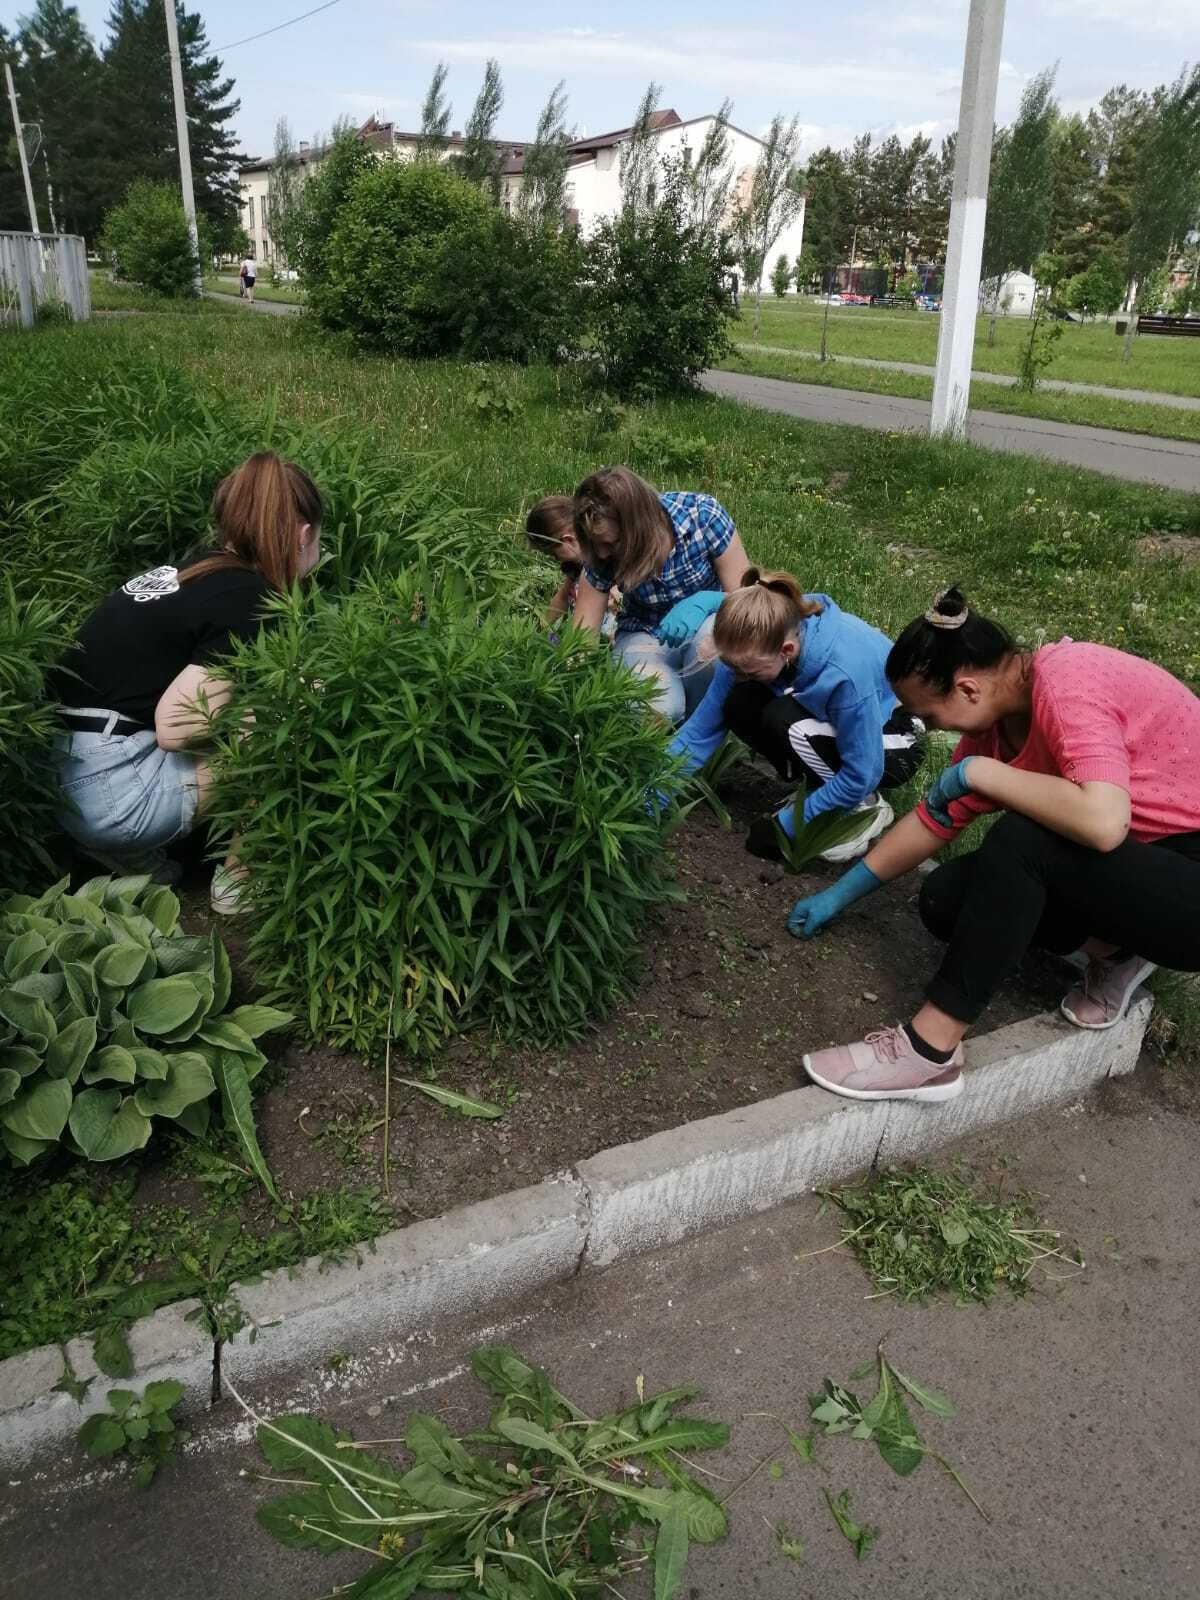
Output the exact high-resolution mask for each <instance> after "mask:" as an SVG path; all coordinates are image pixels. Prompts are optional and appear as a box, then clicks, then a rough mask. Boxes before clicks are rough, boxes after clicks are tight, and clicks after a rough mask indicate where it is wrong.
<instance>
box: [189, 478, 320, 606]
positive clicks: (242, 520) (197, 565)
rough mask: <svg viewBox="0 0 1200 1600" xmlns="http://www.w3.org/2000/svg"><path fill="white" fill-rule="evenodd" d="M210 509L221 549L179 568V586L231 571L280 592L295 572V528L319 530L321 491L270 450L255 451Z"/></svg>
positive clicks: (220, 490) (227, 481) (225, 480)
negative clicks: (262, 581) (254, 574)
mask: <svg viewBox="0 0 1200 1600" xmlns="http://www.w3.org/2000/svg"><path fill="white" fill-rule="evenodd" d="M212 509H213V520H214V521H215V522H216V525H217V529H218V531H219V533H220V536H221V544H222V549H221V550H220V551H219V552H218V553H217V554H216V555H211V556H205V557H203V559H202V560H200V561H196V562H193V564H192V565H191V566H190V567H185V568H184V569H183V570H182V571H181V572H180V574H179V581H180V583H191V582H192V581H193V580H195V579H196V578H203V577H205V576H206V575H207V574H208V573H210V572H220V571H222V570H224V569H227V568H233V569H234V570H235V571H246V572H259V573H261V574H262V576H263V577H264V578H265V579H266V580H267V582H268V583H269V584H270V586H271V588H272V589H277V590H279V591H280V592H283V591H285V590H287V589H290V588H291V587H292V585H293V584H294V583H295V581H296V577H297V574H298V573H299V570H300V551H299V548H298V546H297V542H296V526H297V524H298V523H305V522H307V523H308V524H310V526H312V527H313V528H319V527H320V526H321V515H322V511H323V509H324V508H323V506H322V504H321V491H320V490H319V489H318V488H317V486H316V484H315V483H314V482H313V481H312V479H311V478H310V477H309V475H308V473H307V472H305V471H304V469H303V467H298V466H296V464H295V463H294V462H292V461H284V460H283V459H282V458H281V457H280V456H277V455H276V454H275V452H274V451H273V450H260V451H259V452H258V454H257V455H253V456H250V457H249V458H248V459H247V460H245V461H243V462H242V464H241V466H240V467H237V468H235V469H234V471H233V472H231V473H230V474H229V476H228V477H227V478H222V479H221V481H220V483H219V484H218V485H217V492H216V494H214V495H213V504H212Z"/></svg>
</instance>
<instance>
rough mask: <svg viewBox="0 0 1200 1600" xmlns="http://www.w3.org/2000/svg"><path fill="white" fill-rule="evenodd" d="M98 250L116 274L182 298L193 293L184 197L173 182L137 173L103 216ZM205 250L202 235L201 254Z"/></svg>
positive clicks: (192, 262)
mask: <svg viewBox="0 0 1200 1600" xmlns="http://www.w3.org/2000/svg"><path fill="white" fill-rule="evenodd" d="M100 254H101V255H102V256H104V257H105V258H106V259H108V260H111V261H112V263H113V265H114V268H115V270H116V274H117V276H118V277H119V278H126V279H128V281H129V282H130V283H140V284H141V285H142V287H143V288H145V289H150V290H152V291H153V292H154V293H155V294H161V295H167V296H169V297H171V298H177V299H184V298H187V297H189V296H191V295H194V294H195V280H196V268H197V262H196V256H195V252H194V251H193V249H192V241H191V238H190V236H189V234H188V225H187V218H186V217H185V216H184V214H183V202H182V201H181V200H180V198H179V191H178V190H177V189H176V188H175V186H174V184H170V183H152V182H151V181H150V180H149V179H148V178H139V179H138V180H137V182H136V183H132V184H130V186H129V189H128V190H127V191H126V195H125V198H124V200H122V202H121V204H120V205H118V206H114V207H113V209H112V210H111V211H110V212H109V213H108V215H107V216H106V217H105V219H104V226H103V229H102V231H101V236H100ZM207 256H208V251H207V250H206V249H205V248H204V241H203V240H201V249H200V258H201V260H205V259H207Z"/></svg>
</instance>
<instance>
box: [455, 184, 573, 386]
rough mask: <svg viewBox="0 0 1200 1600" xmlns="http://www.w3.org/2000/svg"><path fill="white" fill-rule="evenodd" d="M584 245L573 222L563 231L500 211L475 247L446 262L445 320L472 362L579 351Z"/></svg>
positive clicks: (540, 357)
mask: <svg viewBox="0 0 1200 1600" xmlns="http://www.w3.org/2000/svg"><path fill="white" fill-rule="evenodd" d="M582 273H583V251H582V248H581V246H580V244H579V236H578V234H577V233H576V231H575V230H574V229H573V228H570V229H567V230H566V231H565V232H559V231H558V230H557V229H555V228H550V227H538V226H536V225H534V224H533V223H530V222H525V221H523V220H522V219H521V218H516V217H507V216H505V214H504V213H503V212H502V211H496V210H494V211H493V212H492V215H491V216H490V217H489V218H488V219H487V225H486V236H485V239H484V242H483V244H482V246H481V248H480V249H479V250H477V251H471V250H456V251H455V252H454V253H453V254H452V255H451V256H450V258H449V259H448V260H447V261H446V262H445V264H444V266H443V270H442V276H441V288H442V295H443V304H444V310H445V320H446V324H447V326H449V327H455V328H457V330H458V336H457V351H458V353H459V354H460V355H463V356H465V357H466V358H467V359H468V360H469V361H516V362H520V363H521V364H522V365H527V364H528V363H530V362H536V361H542V362H546V361H550V362H552V361H558V360H561V359H562V358H563V357H564V356H566V355H569V354H573V353H575V352H577V351H578V349H579V347H580V341H581V338H582V335H583V332H584V327H585V321H586V309H585V304H584V291H583V287H582V283H581V278H582Z"/></svg>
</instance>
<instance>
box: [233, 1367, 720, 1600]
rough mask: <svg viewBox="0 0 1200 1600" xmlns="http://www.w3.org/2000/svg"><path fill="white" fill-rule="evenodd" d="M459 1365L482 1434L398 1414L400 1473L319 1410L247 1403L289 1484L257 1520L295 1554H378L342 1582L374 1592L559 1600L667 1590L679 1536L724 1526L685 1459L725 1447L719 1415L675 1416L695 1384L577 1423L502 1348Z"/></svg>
mask: <svg viewBox="0 0 1200 1600" xmlns="http://www.w3.org/2000/svg"><path fill="white" fill-rule="evenodd" d="M471 1370H472V1372H473V1373H474V1375H475V1376H476V1378H478V1379H479V1381H480V1382H481V1383H482V1384H483V1385H484V1386H485V1387H486V1388H487V1390H488V1392H489V1393H490V1395H491V1396H492V1399H493V1401H494V1405H493V1409H492V1415H491V1418H490V1420H489V1423H488V1426H487V1428H486V1430H482V1431H478V1432H475V1433H472V1434H469V1435H468V1436H467V1437H465V1438H461V1439H459V1438H455V1437H454V1436H453V1435H452V1434H451V1433H450V1432H449V1431H448V1430H447V1428H446V1427H445V1425H444V1423H442V1422H441V1421H440V1420H439V1418H437V1417H431V1416H421V1415H414V1416H412V1417H410V1418H409V1420H408V1426H407V1428H406V1430H405V1435H404V1444H405V1447H406V1449H407V1450H408V1452H409V1454H410V1456H411V1457H412V1460H413V1465H412V1466H411V1467H409V1469H408V1470H407V1471H405V1472H401V1470H400V1469H399V1468H398V1467H396V1466H393V1465H392V1464H390V1463H389V1462H386V1461H380V1460H378V1459H377V1458H375V1457H374V1456H371V1455H368V1454H367V1453H366V1452H365V1451H363V1450H361V1449H356V1448H354V1447H353V1442H352V1441H351V1440H350V1439H349V1438H348V1437H346V1436H345V1435H341V1434H338V1433H335V1432H334V1430H333V1429H332V1428H331V1427H330V1426H329V1425H328V1423H325V1422H321V1421H320V1420H318V1419H317V1418H316V1417H308V1416H288V1417H280V1418H278V1420H277V1421H275V1422H266V1421H262V1420H261V1419H260V1418H258V1417H257V1416H256V1415H255V1414H254V1413H253V1412H250V1415H251V1416H252V1417H254V1420H255V1421H256V1422H257V1423H258V1432H257V1437H258V1445H259V1449H260V1450H261V1451H262V1453H263V1456H264V1458H265V1459H266V1461H267V1463H268V1466H269V1468H270V1470H271V1475H272V1480H273V1481H278V1480H280V1479H283V1480H286V1481H287V1482H289V1483H290V1484H292V1485H293V1488H292V1491H291V1492H290V1493H288V1494H286V1495H282V1496H280V1497H278V1498H277V1499H274V1500H270V1501H268V1502H267V1503H266V1504H265V1505H263V1506H260V1507H259V1510H258V1513H257V1516H258V1521H259V1522H260V1523H261V1524H262V1526H263V1527H264V1528H265V1529H266V1530H267V1532H268V1533H270V1534H271V1535H272V1536H273V1537H274V1538H276V1539H278V1540H279V1541H280V1543H281V1544H284V1545H287V1546H289V1547H290V1548H292V1549H295V1550H320V1551H323V1552H325V1553H327V1554H332V1553H335V1552H341V1551H344V1550H345V1549H346V1546H347V1545H348V1544H352V1545H354V1546H355V1548H357V1549H359V1550H361V1551H364V1552H366V1553H368V1554H375V1555H376V1561H375V1564H374V1565H373V1566H372V1567H371V1568H370V1569H369V1570H368V1571H367V1572H366V1573H365V1574H364V1575H363V1577H362V1578H361V1579H360V1580H359V1581H358V1582H357V1583H356V1584H354V1585H353V1587H352V1588H351V1589H350V1590H348V1591H347V1592H348V1593H351V1594H355V1593H357V1594H361V1595H364V1596H365V1595H367V1594H373V1595H378V1596H380V1597H381V1600H383V1597H385V1596H394V1597H396V1600H399V1597H401V1596H404V1595H412V1594H418V1593H421V1594H423V1593H425V1592H427V1591H429V1590H444V1589H453V1590H455V1591H460V1592H462V1593H464V1594H467V1593H469V1594H471V1595H475V1596H480V1597H482V1596H485V1595H486V1596H489V1597H495V1600H501V1597H503V1600H526V1597H527V1600H534V1597H535V1596H536V1597H537V1600H551V1596H556V1597H557V1596H561V1597H563V1600H571V1597H573V1596H579V1595H583V1594H599V1593H600V1592H601V1590H602V1589H604V1590H607V1589H612V1588H613V1585H614V1583H616V1582H618V1581H621V1580H628V1579H629V1578H630V1577H631V1576H632V1575H633V1574H634V1573H635V1572H637V1571H638V1570H639V1569H641V1568H642V1567H647V1568H650V1567H651V1566H652V1568H653V1573H654V1594H655V1600H674V1597H675V1596H676V1595H678V1594H679V1593H680V1592H681V1589H682V1585H683V1574H684V1568H685V1565H686V1562H687V1556H688V1547H689V1544H691V1543H695V1544H715V1543H716V1542H717V1541H718V1540H720V1539H723V1538H724V1537H725V1535H726V1532H727V1531H728V1522H727V1519H726V1515H725V1511H724V1509H723V1507H722V1505H721V1503H720V1502H719V1500H718V1499H717V1496H716V1495H715V1494H714V1493H713V1491H712V1489H711V1488H709V1487H707V1486H706V1485H705V1484H702V1483H700V1482H699V1481H698V1480H697V1479H696V1478H695V1477H694V1476H693V1474H692V1472H691V1471H690V1470H689V1462H688V1460H687V1457H688V1455H690V1454H691V1453H692V1452H694V1451H699V1450H719V1449H722V1448H723V1447H724V1446H725V1445H726V1444H727V1443H728V1440H729V1429H728V1427H727V1426H726V1424H725V1423H723V1422H712V1421H709V1420H708V1419H707V1418H702V1417H692V1416H687V1415H683V1414H680V1413H679V1407H680V1406H681V1405H682V1404H683V1403H685V1402H686V1401H687V1400H690V1399H691V1398H692V1397H693V1395H694V1394H695V1392H696V1391H695V1390H694V1389H691V1388H678V1389H669V1390H667V1391H666V1392H665V1393H663V1394H659V1395H648V1396H646V1397H644V1398H642V1397H641V1396H640V1394H639V1399H638V1401H637V1402H636V1403H635V1404H634V1405H632V1406H630V1407H628V1408H627V1409H625V1410H622V1411H613V1412H610V1413H608V1414H607V1415H605V1416H601V1417H598V1418H595V1419H594V1420H589V1415H586V1414H585V1413H584V1412H582V1411H580V1410H579V1408H578V1407H577V1406H575V1405H573V1404H572V1403H571V1401H570V1400H569V1399H568V1398H567V1397H566V1396H565V1395H563V1394H560V1393H559V1391H558V1390H557V1389H555V1388H554V1387H553V1386H552V1384H551V1383H550V1380H549V1378H548V1377H547V1376H546V1374H545V1373H544V1372H543V1371H542V1370H541V1369H540V1368H538V1367H531V1366H529V1365H528V1363H527V1362H525V1361H523V1360H522V1359H521V1357H520V1356H519V1355H518V1354H517V1353H516V1351H514V1350H510V1349H507V1348H506V1347H505V1346H503V1345H496V1346H491V1347H485V1348H483V1349H480V1350H476V1351H474V1353H473V1354H472V1356H471ZM639 1391H640V1383H639ZM235 1393H236V1391H235ZM239 1398H240V1397H239ZM242 1404H243V1406H245V1402H244V1401H243V1402H242ZM245 1409H246V1410H247V1411H249V1409H250V1408H249V1407H248V1406H245ZM401 1530H403V1531H401ZM472 1574H473V1575H474V1583H472ZM648 1576H649V1574H648V1573H647V1578H648ZM625 1587H626V1584H625V1583H624V1582H623V1583H622V1588H625ZM614 1592H616V1591H615V1590H614ZM640 1592H645V1593H649V1588H648V1587H647V1588H645V1589H644V1590H642V1591H640Z"/></svg>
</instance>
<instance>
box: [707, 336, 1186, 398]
mask: <svg viewBox="0 0 1200 1600" xmlns="http://www.w3.org/2000/svg"><path fill="white" fill-rule="evenodd" d="M735 349H737V350H741V351H743V352H744V353H745V354H746V355H753V354H754V353H755V351H759V350H761V351H763V352H764V353H765V354H767V355H772V356H795V357H796V358H797V359H798V360H801V361H820V359H821V355H820V351H818V350H795V349H790V348H789V347H788V346H787V345H782V344H753V343H751V342H750V341H749V340H745V339H743V340H742V341H741V342H740V343H738V344H737V345H736V346H735ZM828 365H830V366H840V367H874V368H875V369H876V370H877V371H879V372H907V373H909V374H910V375H911V376H912V377H914V378H932V377H933V368H932V367H925V366H922V365H921V364H920V363H919V362H916V361H877V360H876V359H875V358H874V357H873V356H830V357H829V362H828ZM971 382H972V383H998V384H1000V385H1001V387H1002V388H1005V389H1015V388H1016V386H1017V380H1016V378H1014V377H1013V376H1012V374H1011V373H1008V372H973V373H972V374H971ZM1038 388H1039V389H1055V390H1057V391H1058V392H1059V393H1061V394H1081V395H1085V396H1087V395H1103V396H1104V397H1105V398H1107V399H1110V400H1134V401H1136V402H1137V403H1138V404H1139V405H1155V406H1173V407H1174V408H1175V409H1176V410H1177V411H1200V399H1198V398H1197V397H1196V396H1195V395H1190V394H1164V393H1163V391H1162V390H1161V389H1118V388H1116V387H1114V386H1113V385H1111V384H1104V383H1068V382H1067V381H1066V380H1065V379H1063V378H1039V380H1038Z"/></svg>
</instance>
